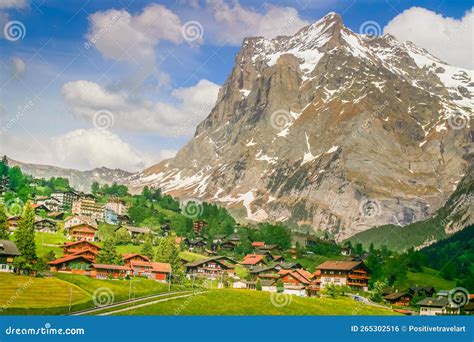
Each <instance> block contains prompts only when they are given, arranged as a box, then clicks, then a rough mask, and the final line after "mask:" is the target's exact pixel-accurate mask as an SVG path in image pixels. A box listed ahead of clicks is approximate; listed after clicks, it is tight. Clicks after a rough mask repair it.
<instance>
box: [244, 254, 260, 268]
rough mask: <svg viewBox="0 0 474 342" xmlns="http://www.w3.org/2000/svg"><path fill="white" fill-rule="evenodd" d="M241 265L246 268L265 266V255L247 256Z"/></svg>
mask: <svg viewBox="0 0 474 342" xmlns="http://www.w3.org/2000/svg"><path fill="white" fill-rule="evenodd" d="M241 264H242V265H243V266H245V267H247V268H254V267H257V266H263V265H265V264H266V261H265V255H259V254H247V255H246V256H245V257H244V259H243V260H242V262H241Z"/></svg>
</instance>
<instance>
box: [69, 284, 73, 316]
mask: <svg viewBox="0 0 474 342" xmlns="http://www.w3.org/2000/svg"><path fill="white" fill-rule="evenodd" d="M71 309H72V286H71V287H70V288H69V312H71Z"/></svg>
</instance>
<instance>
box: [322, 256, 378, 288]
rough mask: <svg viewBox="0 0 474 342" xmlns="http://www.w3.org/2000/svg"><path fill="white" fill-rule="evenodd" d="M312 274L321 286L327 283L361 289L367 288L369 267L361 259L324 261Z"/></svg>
mask: <svg viewBox="0 0 474 342" xmlns="http://www.w3.org/2000/svg"><path fill="white" fill-rule="evenodd" d="M314 276H315V282H316V283H317V285H319V286H320V287H321V288H324V287H325V286H326V285H328V284H334V285H341V286H345V285H347V286H349V287H350V288H352V289H354V290H363V291H368V288H369V269H368V268H367V266H366V265H365V264H364V262H363V261H326V262H323V263H322V264H320V265H319V266H317V267H316V272H314Z"/></svg>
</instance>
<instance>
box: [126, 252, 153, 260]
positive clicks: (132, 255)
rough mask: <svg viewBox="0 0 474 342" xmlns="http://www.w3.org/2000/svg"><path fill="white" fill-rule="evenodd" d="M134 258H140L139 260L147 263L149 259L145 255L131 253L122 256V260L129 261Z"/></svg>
mask: <svg viewBox="0 0 474 342" xmlns="http://www.w3.org/2000/svg"><path fill="white" fill-rule="evenodd" d="M134 257H141V258H143V259H145V260H147V261H150V258H149V257H147V256H146V255H142V254H138V253H131V254H123V255H122V259H123V260H128V259H131V258H134Z"/></svg>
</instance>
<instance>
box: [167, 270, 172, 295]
mask: <svg viewBox="0 0 474 342" xmlns="http://www.w3.org/2000/svg"><path fill="white" fill-rule="evenodd" d="M172 276H173V275H172V273H171V272H170V277H169V282H168V292H171V277H172Z"/></svg>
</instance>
